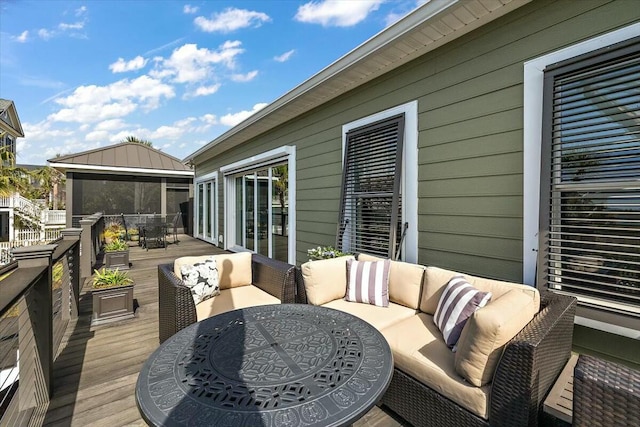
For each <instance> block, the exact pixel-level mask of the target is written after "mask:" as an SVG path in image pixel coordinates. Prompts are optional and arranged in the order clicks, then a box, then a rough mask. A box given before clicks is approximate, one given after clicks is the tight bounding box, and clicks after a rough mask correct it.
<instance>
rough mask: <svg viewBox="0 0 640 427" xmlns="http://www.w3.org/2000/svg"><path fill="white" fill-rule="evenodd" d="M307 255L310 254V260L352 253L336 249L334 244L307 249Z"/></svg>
mask: <svg viewBox="0 0 640 427" xmlns="http://www.w3.org/2000/svg"><path fill="white" fill-rule="evenodd" d="M307 255H309V261H315V260H319V259H329V258H337V257H341V256H344V255H351V254H350V253H349V252H342V251H340V250H338V249H335V248H334V247H333V246H324V247H322V246H318V247H317V248H312V249H309V250H307Z"/></svg>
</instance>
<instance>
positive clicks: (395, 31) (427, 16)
mask: <svg viewBox="0 0 640 427" xmlns="http://www.w3.org/2000/svg"><path fill="white" fill-rule="evenodd" d="M464 1H465V0H431V1H429V2H427V3H425V4H423V5H422V6H420V7H418V8H416V9H415V10H414V11H412V12H410V13H409V14H408V15H406V16H405V17H403V18H402V19H400V20H399V21H398V22H396V23H394V24H392V25H391V26H389V27H387V28H385V29H383V30H382V31H380V32H379V33H378V34H376V35H374V36H373V37H371V38H370V39H369V40H367V41H365V42H364V43H362V44H360V45H359V46H358V47H356V48H355V49H353V50H352V51H350V52H348V53H347V54H345V55H344V56H342V57H341V58H339V59H338V60H336V61H335V62H333V63H332V64H330V65H329V66H327V67H325V68H324V69H322V70H321V71H320V72H318V73H317V74H315V75H313V76H312V77H311V78H309V79H308V80H306V81H304V82H303V83H301V84H300V85H298V86H296V87H295V88H293V89H292V90H290V91H289V92H287V93H285V94H284V95H282V96H281V97H279V98H278V99H276V100H275V101H273V102H272V103H270V104H269V105H267V106H266V107H265V108H263V109H262V110H260V111H258V112H256V113H254V114H252V115H251V116H249V117H248V118H247V119H245V120H244V121H242V122H241V123H239V124H238V125H236V126H234V127H233V128H231V129H229V130H228V131H226V132H225V133H223V134H222V135H220V136H218V137H216V138H215V139H213V140H212V141H211V142H209V143H208V144H206V145H204V146H203V147H202V148H200V149H198V150H197V151H195V152H193V153H192V154H189V155H188V156H186V157H185V158H184V159H183V162H189V161H193V160H194V159H196V158H197V157H202V158H203V159H204V158H206V157H207V156H206V155H205V156H203V154H205V153H206V152H207V151H208V150H210V149H211V148H213V147H216V146H218V145H219V144H221V143H222V142H224V141H227V140H229V139H230V138H232V137H234V136H236V135H238V134H240V133H242V132H243V131H246V130H248V129H250V128H251V127H252V126H254V125H256V124H257V123H259V122H261V121H262V120H264V119H266V118H268V117H269V116H270V115H271V114H274V113H276V112H278V110H280V109H283V108H284V107H285V106H287V105H288V104H291V103H292V102H294V101H296V100H298V99H300V98H301V97H303V96H304V95H305V94H306V93H308V92H310V91H311V90H313V89H315V88H317V87H319V86H320V85H322V84H323V83H325V82H327V81H329V80H331V79H333V78H335V77H337V76H339V75H340V74H341V73H344V72H346V71H348V70H349V69H352V68H354V67H355V66H356V65H357V64H358V63H359V62H361V61H363V60H365V59H368V58H369V57H371V56H374V55H375V54H376V53H377V52H378V51H380V50H381V49H383V48H385V47H387V46H389V45H391V44H392V43H394V42H397V41H398V40H399V39H402V37H403V36H405V35H406V34H407V33H409V32H411V31H413V30H414V29H416V28H418V27H420V26H422V25H425V24H427V23H429V22H430V21H431V20H434V21H435V20H436V19H438V18H439V17H440V16H441V14H442V13H445V12H446V11H447V9H449V10H452V7H454V6H456V5H458V4H459V3H460V4H463V3H464ZM530 1H531V0H502V2H503V3H505V4H503V5H502V9H498V10H497V12H495V13H494V12H492V13H494V15H495V17H499V16H502V15H503V14H504V13H508V12H510V11H512V10H514V9H516V8H518V7H520V6H522V5H524V4H526V3H528V2H530ZM495 17H494V18H488V20H489V21H490V20H491V19H495ZM486 22H488V21H482V22H481V23H480V25H484V23H486ZM468 27H469V29H467V30H466V31H460V30H458V31H453V35H452V36H449V35H443V40H444V41H443V43H439V40H437V41H434V43H433V45H434V46H433V47H432V49H435V48H436V47H439V46H441V45H442V44H444V43H447V42H448V41H450V40H453V39H454V38H457V37H459V36H460V35H462V34H465V33H466V32H467V31H471V30H473V29H475V28H477V27H476V26H473V25H469V26H468ZM429 50H431V49H427V50H424V51H421V52H420V53H419V54H418V55H422V54H424V53H427V52H428V51H429ZM418 55H413V56H412V55H410V54H407V55H406V58H405V59H404V60H399V61H397V64H395V66H390V67H387V68H386V69H385V70H384V71H383V72H387V71H390V70H392V69H393V68H395V67H397V66H400V65H402V64H404V63H405V62H407V61H409V60H410V59H413V58H415V57H417V56H418ZM379 75H381V73H380V74H375V75H373V76H372V78H375V77H377V76H379ZM369 80H371V79H368V80H364V81H363V82H362V83H359V84H364V83H365V82H367V81H369ZM359 84H355V85H353V86H350V87H348V88H346V89H344V90H343V91H342V92H341V93H345V92H347V91H349V90H351V89H353V88H355V87H357V86H358V85H359ZM341 93H337V94H335V96H338V95H340V94H341ZM335 96H333V97H332V98H327V99H325V100H324V101H322V102H321V103H320V104H314V105H311V107H308V108H306V109H300V110H299V112H298V115H300V114H302V113H304V112H306V111H308V110H310V109H311V108H315V107H317V106H318V105H321V104H322V103H324V102H327V101H329V99H333V98H334V97H335ZM291 118H292V117H289V118H286V119H285V120H282V119H281V118H277V117H276V118H274V122H273V123H271V124H265V129H264V130H262V131H261V132H259V133H262V132H266V131H267V130H269V129H273V128H274V127H275V126H277V125H279V124H281V123H284V122H286V121H287V120H290V119H291ZM259 133H258V134H259ZM254 136H255V135H254Z"/></svg>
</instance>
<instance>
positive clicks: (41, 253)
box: [14, 245, 56, 410]
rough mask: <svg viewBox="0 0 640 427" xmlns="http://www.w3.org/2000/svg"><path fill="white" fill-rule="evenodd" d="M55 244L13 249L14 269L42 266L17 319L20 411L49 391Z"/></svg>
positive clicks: (47, 395) (44, 399) (43, 399)
mask: <svg viewBox="0 0 640 427" xmlns="http://www.w3.org/2000/svg"><path fill="white" fill-rule="evenodd" d="M55 248H56V245H42V246H29V247H24V248H18V249H15V250H14V257H15V259H16V261H18V269H29V268H42V267H45V269H44V273H43V274H42V275H41V276H40V277H39V278H38V279H37V281H36V282H35V283H34V284H33V286H32V288H31V289H30V290H29V291H28V292H27V293H26V294H25V295H24V298H22V300H21V303H20V306H21V307H20V316H19V320H18V324H19V329H18V330H19V331H20V333H19V334H18V348H19V351H20V353H19V354H20V359H19V366H20V368H19V375H20V387H19V389H18V390H19V391H18V392H19V396H20V397H19V399H20V410H24V409H28V408H33V407H35V406H38V405H41V404H44V403H47V402H48V401H49V398H50V397H51V392H52V372H53V318H52V317H53V309H52V307H51V303H52V293H51V280H52V274H51V270H52V255H53V251H54V250H55Z"/></svg>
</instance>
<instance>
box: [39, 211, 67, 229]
mask: <svg viewBox="0 0 640 427" xmlns="http://www.w3.org/2000/svg"><path fill="white" fill-rule="evenodd" d="M42 213H43V215H44V224H45V225H65V224H66V222H67V211H65V210H55V211H54V210H49V209H47V210H44V211H42Z"/></svg>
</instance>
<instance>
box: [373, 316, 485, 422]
mask: <svg viewBox="0 0 640 427" xmlns="http://www.w3.org/2000/svg"><path fill="white" fill-rule="evenodd" d="M382 335H384V337H385V338H386V339H387V342H388V343H389V346H390V347H391V351H392V352H393V360H394V364H395V367H396V368H398V369H400V370H401V371H403V372H405V373H407V374H408V375H410V376H412V377H413V378H415V379H416V380H418V381H420V382H422V383H423V384H425V385H427V386H428V387H430V388H432V389H433V390H435V391H436V392H438V393H440V394H441V395H443V396H445V397H447V398H449V399H451V400H452V401H454V402H455V403H457V404H458V405H460V406H462V407H463V408H466V409H467V410H469V411H470V412H472V413H474V414H476V415H478V416H479V417H482V418H484V419H487V418H488V417H489V413H488V411H489V391H490V386H488V385H487V386H484V387H475V386H473V385H471V384H469V383H468V382H466V381H465V380H464V378H463V377H461V376H460V375H459V374H458V373H457V372H456V370H455V366H454V353H452V352H451V350H450V349H449V348H448V347H447V346H446V344H445V343H444V341H443V340H442V336H441V335H440V331H439V330H438V328H437V327H436V325H435V324H434V323H433V317H432V316H430V315H428V314H424V313H420V314H417V315H415V316H411V317H410V318H408V319H405V320H402V321H400V322H398V323H395V324H393V325H391V326H389V327H387V328H384V329H383V330H382Z"/></svg>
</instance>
